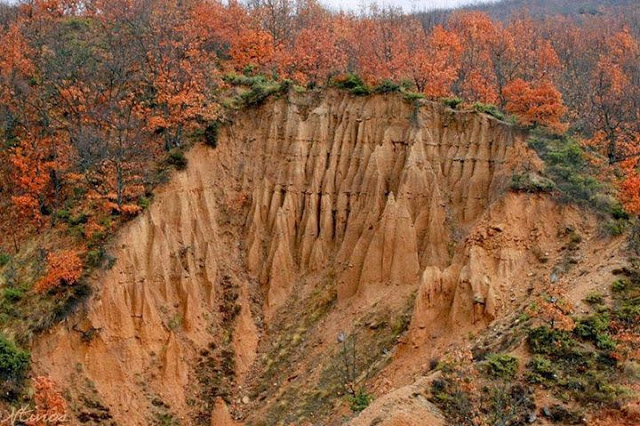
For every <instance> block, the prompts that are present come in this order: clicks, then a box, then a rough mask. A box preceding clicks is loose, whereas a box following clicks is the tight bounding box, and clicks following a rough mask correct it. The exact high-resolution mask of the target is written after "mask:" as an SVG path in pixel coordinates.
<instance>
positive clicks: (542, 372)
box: [524, 355, 558, 384]
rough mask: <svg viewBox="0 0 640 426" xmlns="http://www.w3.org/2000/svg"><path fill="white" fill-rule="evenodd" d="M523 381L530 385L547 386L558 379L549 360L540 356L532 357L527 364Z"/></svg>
mask: <svg viewBox="0 0 640 426" xmlns="http://www.w3.org/2000/svg"><path fill="white" fill-rule="evenodd" d="M524 376H525V379H526V380H527V381H528V382H529V383H532V384H547V383H552V382H555V381H556V380H557V379H558V373H557V372H556V369H555V368H554V366H553V363H552V362H551V360H550V359H548V358H545V357H543V356H540V355H536V356H534V357H533V358H532V359H531V361H529V362H528V363H527V371H526V372H525V374H524Z"/></svg>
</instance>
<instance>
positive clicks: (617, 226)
mask: <svg viewBox="0 0 640 426" xmlns="http://www.w3.org/2000/svg"><path fill="white" fill-rule="evenodd" d="M601 226H602V231H603V232H604V234H605V235H610V236H612V237H618V236H620V235H622V234H624V231H625V230H626V229H627V222H626V221H624V220H609V221H607V222H605V223H603V224H602V225H601Z"/></svg>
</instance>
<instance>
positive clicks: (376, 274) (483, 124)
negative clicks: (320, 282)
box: [228, 92, 525, 315]
mask: <svg viewBox="0 0 640 426" xmlns="http://www.w3.org/2000/svg"><path fill="white" fill-rule="evenodd" d="M313 101H314V99H313V98H312V97H308V96H293V97H292V98H291V99H289V102H283V101H280V102H275V103H273V104H272V107H271V110H270V111H269V113H268V114H260V115H258V116H253V115H242V116H240V117H238V118H237V119H236V120H235V122H234V125H233V126H232V127H231V128H230V129H229V135H228V139H230V140H233V141H235V143H242V144H244V145H246V149H247V152H249V153H251V156H252V163H253V167H252V168H251V170H245V173H246V177H245V182H246V185H245V187H246V190H247V191H252V197H251V199H252V205H251V208H250V212H249V218H248V238H247V249H248V255H247V261H248V267H249V269H250V271H251V272H252V273H253V274H254V275H255V276H257V277H260V280H261V281H262V283H263V285H264V286H265V287H266V288H267V289H268V294H267V300H266V313H267V315H271V314H272V313H273V312H274V311H275V310H277V309H278V308H279V307H280V306H282V304H283V302H284V301H285V300H286V299H287V296H288V294H289V292H290V291H291V283H292V282H293V281H294V279H293V278H294V275H295V273H296V272H297V273H305V272H311V271H317V270H321V269H323V268H326V267H327V266H328V265H329V264H333V263H335V264H338V265H342V266H344V268H343V270H342V271H341V273H340V276H339V278H338V280H339V283H340V285H339V289H338V294H339V298H340V299H341V300H344V299H346V298H349V297H352V296H354V295H356V294H359V295H361V296H364V297H374V296H375V294H376V293H379V292H377V291H376V290H375V289H377V288H379V286H380V284H383V285H385V286H389V285H391V286H393V285H396V284H398V285H405V284H408V283H415V282H417V280H418V278H419V276H420V274H421V271H422V270H423V269H424V268H425V267H426V266H429V265H435V266H438V267H441V268H444V267H446V266H447V265H448V264H449V261H450V253H449V252H450V245H451V244H452V243H454V242H455V240H456V238H458V236H459V235H463V234H464V232H465V230H466V229H467V228H468V226H469V225H470V224H471V223H473V221H474V220H475V219H476V218H478V216H479V215H481V214H482V212H483V211H484V209H485V208H486V207H487V206H488V205H489V203H490V202H491V201H492V199H494V198H496V197H497V195H498V194H500V192H501V191H502V190H504V187H505V183H506V181H507V180H508V179H510V176H511V173H512V172H511V169H510V168H509V167H508V164H509V163H514V162H518V161H519V159H518V157H521V156H522V154H523V153H524V152H525V148H524V146H523V144H519V143H518V140H519V137H518V136H519V135H518V134H517V133H516V132H515V131H513V130H512V129H511V128H509V127H508V126H505V125H503V124H501V123H499V122H497V121H496V120H495V119H492V118H490V117H488V116H483V115H478V114H475V113H469V112H455V111H453V110H451V109H447V108H445V107H444V106H442V105H438V104H435V103H425V104H423V105H415V104H411V103H408V102H406V101H404V100H403V99H402V98H401V97H399V96H396V97H380V96H378V97H370V98H354V97H352V96H349V95H345V94H344V93H339V92H330V93H329V94H327V95H326V96H325V97H323V98H321V99H319V100H316V103H314V102H313Z"/></svg>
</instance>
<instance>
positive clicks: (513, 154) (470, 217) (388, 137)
mask: <svg viewBox="0 0 640 426" xmlns="http://www.w3.org/2000/svg"><path fill="white" fill-rule="evenodd" d="M529 155H530V154H528V152H527V149H526V146H525V144H523V143H522V135H521V134H520V133H518V132H517V131H515V130H513V129H512V128H510V127H509V126H507V125H505V124H504V123H500V122H498V121H497V120H495V119H493V118H491V117H489V116H487V115H483V114H477V113H474V112H457V111H453V110H451V109H449V108H446V107H444V106H442V105H440V104H437V103H423V104H420V105H418V104H414V103H409V102H407V101H405V100H403V99H402V97H401V96H395V95H394V96H371V97H364V98H363V97H354V96H352V95H349V94H346V93H344V92H339V91H328V92H327V93H325V94H323V95H319V94H296V93H294V92H292V93H291V94H290V95H289V96H288V97H287V98H286V99H277V100H271V101H269V102H267V104H266V105H264V106H262V107H260V108H258V109H257V110H249V111H243V112H238V113H237V114H235V116H234V117H233V120H232V123H230V124H229V125H228V126H225V127H224V128H223V129H222V130H221V134H220V140H219V143H218V148H216V149H212V148H208V147H205V146H196V147H195V148H193V149H192V150H191V151H190V152H189V154H188V160H189V165H188V167H187V169H186V170H185V171H182V172H176V173H175V175H174V176H173V178H172V179H171V181H170V183H168V184H167V185H165V186H163V187H162V188H160V189H159V190H158V191H157V193H156V195H155V198H154V202H153V204H152V205H151V207H150V208H149V209H148V210H147V211H145V212H144V214H142V215H141V216H140V217H138V218H137V219H135V220H134V221H132V223H130V224H129V225H128V226H126V227H125V228H124V229H123V230H122V231H121V232H120V233H119V235H118V237H117V238H116V240H115V242H114V243H113V245H112V247H111V250H110V251H111V254H112V255H113V256H114V257H115V258H116V259H117V261H116V262H115V264H114V266H113V268H111V269H108V270H104V271H101V272H100V273H99V274H97V275H96V276H95V277H94V279H93V285H94V287H95V295H94V296H93V297H92V298H91V300H90V301H89V303H88V306H87V309H86V311H83V312H81V313H78V314H77V315H75V316H74V317H72V318H71V319H69V320H68V321H67V322H66V323H65V324H63V325H61V326H59V327H57V328H56V329H55V330H53V331H52V332H51V333H50V334H48V335H46V336H43V337H42V338H41V339H39V341H38V342H37V343H36V345H35V347H34V351H33V352H34V358H35V360H36V369H37V370H39V371H41V372H43V373H45V374H50V375H51V376H53V378H54V379H56V380H57V381H58V382H59V383H62V384H63V385H65V386H68V387H69V388H71V390H72V394H74V398H81V396H80V394H81V393H82V392H84V391H83V390H82V389H84V388H83V387H82V386H80V385H78V384H77V382H78V381H79V380H82V381H85V382H91V383H92V387H94V388H95V394H96V396H95V397H96V399H99V400H100V403H101V404H103V405H104V406H106V407H108V408H109V413H110V415H112V416H113V418H114V419H115V420H117V421H118V422H120V423H122V424H147V422H148V421H149V419H150V418H153V416H154V413H156V414H157V412H158V410H159V409H158V406H160V408H161V410H160V411H161V412H162V413H163V412H164V411H162V410H165V411H167V412H171V413H173V414H174V415H176V416H177V417H179V418H181V419H183V421H184V422H186V423H189V421H190V420H189V419H190V418H191V417H190V416H192V415H193V413H194V410H195V408H194V407H193V406H192V405H193V403H194V401H196V400H197V398H198V396H197V392H196V391H195V390H194V388H195V387H197V386H199V384H198V382H197V380H196V378H197V376H198V369H199V367H198V365H197V364H196V360H197V359H198V357H199V356H200V355H199V354H201V353H202V352H203V351H206V350H208V349H207V348H209V347H211V345H212V344H213V346H218V347H219V346H220V345H225V344H229V342H226V341H225V339H226V337H225V336H229V335H230V336H231V337H230V339H231V343H230V344H231V346H230V347H231V349H232V350H233V354H234V358H235V362H234V364H235V367H234V368H235V377H234V379H233V383H234V384H235V385H238V386H239V385H241V384H242V383H244V381H245V380H246V378H245V376H246V373H247V372H248V371H250V370H251V368H252V366H253V368H254V369H255V364H254V361H255V360H256V354H257V352H256V351H257V348H258V341H259V339H260V338H261V337H262V338H265V336H263V335H262V330H263V326H264V323H267V324H269V323H270V321H272V319H273V318H274V317H275V316H276V315H277V313H278V310H279V309H280V308H281V307H283V306H284V305H285V303H286V302H287V300H288V299H289V298H290V297H291V294H292V291H295V290H294V289H295V288H296V283H298V282H299V280H300V277H309V276H313V275H322V274H325V273H326V271H327V270H329V269H331V270H332V271H335V273H336V275H335V276H336V278H335V279H336V281H337V293H338V305H337V308H335V309H340V306H342V305H343V304H345V303H352V302H353V301H354V300H358V301H360V302H361V303H364V304H372V303H375V302H378V301H380V300H384V298H385V297H388V296H389V294H392V293H394V292H397V291H398V290H397V289H401V290H400V292H406V293H407V294H408V293H409V292H410V291H413V290H417V289H418V288H420V291H419V296H418V303H417V310H416V314H415V315H414V320H413V321H414V325H412V331H411V338H412V339H413V341H414V342H416V344H419V342H420V341H421V340H422V341H423V340H424V339H426V337H425V336H424V332H421V331H420V330H424V329H425V327H424V326H423V324H422V322H424V321H425V318H428V317H429V315H430V314H429V312H436V310H434V309H432V308H433V306H435V305H437V304H438V303H437V298H438V297H446V303H443V304H442V306H443V309H444V311H446V312H445V313H446V315H447V316H449V317H450V316H452V315H453V316H455V315H456V312H458V311H459V312H472V314H471V315H470V316H469V318H467V317H468V316H467V315H466V314H465V315H462V317H461V318H464V320H465V321H467V320H470V321H473V322H475V321H485V322H487V321H490V320H491V319H492V318H494V317H495V316H496V315H497V314H498V310H499V308H500V305H499V303H498V295H499V293H500V286H499V285H496V282H502V281H499V280H498V281H496V279H494V278H492V277H493V276H494V275H496V274H497V276H500V277H501V276H502V275H501V272H500V270H501V268H503V263H500V262H498V263H491V265H489V264H488V263H487V262H488V260H487V259H489V258H493V257H492V256H486V252H483V251H482V250H484V249H480V248H474V247H472V244H470V243H465V238H466V237H467V236H468V235H469V234H470V232H471V231H472V229H473V227H474V226H475V225H476V223H477V222H478V221H479V220H480V218H481V217H482V216H483V215H485V214H486V212H487V211H488V209H490V206H492V205H493V204H494V203H495V202H496V200H500V199H501V198H502V197H503V195H504V194H505V192H506V187H507V185H508V183H509V181H510V178H511V175H512V173H513V168H514V167H516V166H517V165H518V164H521V163H522V162H523V161H524V160H525V159H527V158H529ZM533 213H534V214H535V212H533ZM487 232H499V231H497V230H494V231H491V230H489V231H487ZM472 234H473V233H472ZM473 235H475V234H473ZM467 241H468V240H467ZM466 246H468V248H464V247H466ZM502 257H504V264H509V263H514V262H520V261H521V259H520V257H521V256H520V254H519V253H518V254H517V255H516V257H518V259H517V260H513V259H511V254H510V253H507V252H504V253H503V256H502ZM479 271H480V272H479ZM223 277H227V279H228V280H230V281H231V282H232V283H233V285H234V286H236V287H237V289H238V298H237V302H236V303H237V304H238V305H239V306H240V311H239V312H240V313H239V315H238V317H237V318H236V319H235V320H234V324H233V327H232V329H231V330H225V329H223V328H224V327H225V325H224V321H223V319H222V318H221V316H222V314H221V312H220V299H221V298H222V293H221V292H222V291H223V290H222V289H221V287H220V286H221V284H220V283H221V280H222V279H223ZM500 279H502V278H500ZM503 281H504V279H503ZM460 286H463V287H464V286H466V287H465V289H464V291H462V290H456V288H458V287H460ZM445 290H446V291H445ZM445 293H447V294H448V295H446V296H442V294H445ZM262 295H264V297H262ZM456 295H457V296H456ZM444 311H442V312H444ZM442 312H440V313H439V315H440V314H442ZM300 315H304V312H301V313H300ZM87 333H90V334H91V336H92V338H91V339H87V338H86V336H87ZM421 333H422V334H421ZM268 337H269V336H266V338H268ZM235 385H234V386H235ZM235 390H237V389H235ZM235 390H234V391H235ZM158 400H160V401H161V402H162V403H163V404H159V403H158V402H157V401H158ZM197 401H198V404H200V403H202V401H199V400H197ZM208 403H210V404H211V407H208V408H207V409H210V410H212V409H213V405H214V401H209V402H208ZM215 405H216V407H217V408H216V410H214V413H215V415H216V416H223V415H224V416H225V418H228V416H227V414H226V411H225V410H226V408H224V404H223V403H222V402H221V400H220V399H216V400H215ZM205 408H206V407H205ZM221 413H223V414H221ZM229 421H230V420H229Z"/></svg>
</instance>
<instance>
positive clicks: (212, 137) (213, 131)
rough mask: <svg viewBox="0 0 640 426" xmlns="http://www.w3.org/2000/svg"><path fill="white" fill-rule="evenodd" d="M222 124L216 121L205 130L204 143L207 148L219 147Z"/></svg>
mask: <svg viewBox="0 0 640 426" xmlns="http://www.w3.org/2000/svg"><path fill="white" fill-rule="evenodd" d="M219 125H220V123H219V122H217V121H214V122H212V123H209V125H208V126H207V127H206V128H205V129H204V143H205V145H207V146H210V147H212V148H215V147H217V146H218V127H219Z"/></svg>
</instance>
